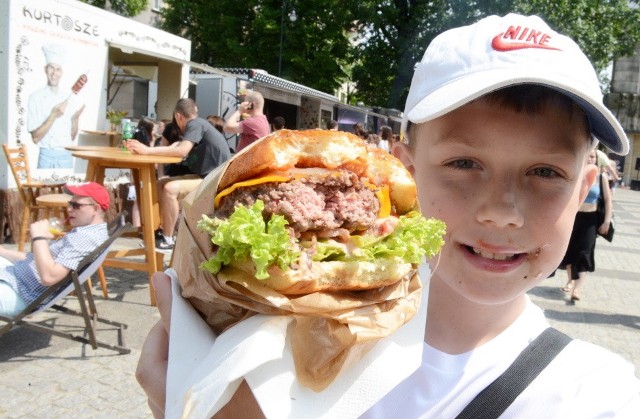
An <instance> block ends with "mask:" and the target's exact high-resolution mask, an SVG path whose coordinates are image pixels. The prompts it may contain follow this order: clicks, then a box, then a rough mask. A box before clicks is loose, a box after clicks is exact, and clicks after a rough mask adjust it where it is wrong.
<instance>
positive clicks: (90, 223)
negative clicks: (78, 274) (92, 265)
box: [0, 182, 110, 316]
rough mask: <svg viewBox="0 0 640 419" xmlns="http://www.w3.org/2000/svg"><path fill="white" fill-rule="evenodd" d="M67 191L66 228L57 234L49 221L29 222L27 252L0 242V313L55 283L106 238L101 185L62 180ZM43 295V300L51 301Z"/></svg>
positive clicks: (13, 312) (104, 197)
mask: <svg viewBox="0 0 640 419" xmlns="http://www.w3.org/2000/svg"><path fill="white" fill-rule="evenodd" d="M64 191H65V193H68V194H70V195H72V197H71V200H70V201H69V203H68V204H67V209H68V210H69V224H70V225H71V227H72V229H71V230H70V231H69V232H68V233H66V234H65V235H64V236H62V237H60V238H59V239H55V237H54V236H53V234H52V233H51V232H50V231H49V220H39V221H36V222H35V223H33V224H31V226H30V233H31V252H29V253H24V252H18V251H16V250H12V249H8V248H6V247H3V246H1V245H0V259H1V260H2V263H3V265H4V266H3V267H1V268H0V314H2V315H5V316H14V315H16V314H17V313H19V312H20V311H22V310H24V309H25V308H26V307H27V306H28V305H29V304H31V302H32V301H33V300H35V299H36V298H38V297H39V296H40V295H41V294H42V293H43V292H44V291H45V290H46V289H47V288H48V287H50V286H52V285H54V284H57V283H58V282H60V281H62V280H63V279H64V278H66V277H67V275H68V274H69V272H70V271H71V270H72V269H76V268H77V267H78V264H79V263H80V261H81V260H82V259H83V258H84V257H85V256H86V255H88V254H89V253H91V252H92V251H93V250H94V249H95V248H96V247H98V246H100V245H101V244H102V243H103V242H104V241H105V240H107V238H108V237H109V233H108V231H107V223H106V222H105V211H107V210H108V209H109V202H110V198H109V192H108V191H107V190H106V189H105V187H104V186H102V185H100V184H98V183H95V182H88V183H84V184H80V185H65V187H64ZM53 298H55V295H52V296H51V297H49V299H48V300H46V301H44V302H43V304H46V303H47V302H49V301H51V299H53Z"/></svg>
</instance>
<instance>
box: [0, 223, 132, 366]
mask: <svg viewBox="0 0 640 419" xmlns="http://www.w3.org/2000/svg"><path fill="white" fill-rule="evenodd" d="M118 220H119V222H117V223H113V225H112V227H113V231H110V235H109V238H108V239H107V240H106V241H105V242H104V243H102V244H101V245H100V246H98V247H97V248H96V249H95V250H94V251H93V252H91V253H90V254H89V255H87V256H85V258H84V259H83V260H82V261H81V262H80V264H79V265H78V268H77V269H76V270H73V271H71V272H69V275H68V278H67V279H64V280H62V281H60V282H58V283H57V284H55V285H52V286H51V287H49V288H47V290H46V291H45V292H44V293H42V295H40V296H39V297H38V298H37V299H36V300H35V301H33V302H32V303H31V304H29V306H28V307H26V308H25V309H24V310H22V312H20V313H18V314H17V315H16V316H15V317H6V316H1V315H0V320H2V321H5V322H7V324H5V325H4V326H3V327H2V328H0V336H2V335H4V334H5V333H7V332H8V331H9V330H11V329H12V328H14V327H17V326H25V327H27V328H29V329H33V330H36V331H38V332H43V333H48V334H51V335H55V336H60V337H63V338H65V339H71V340H75V341H77V342H81V343H85V344H90V345H91V347H92V348H93V349H97V348H98V347H101V348H107V349H112V350H114V351H117V352H119V353H121V354H128V353H130V352H131V349H129V348H126V347H124V335H123V332H124V329H126V328H127V325H126V324H124V323H119V322H115V321H111V320H108V319H105V318H102V317H98V311H97V309H96V306H95V302H94V300H93V295H92V293H91V288H90V285H89V281H88V279H89V278H90V277H91V275H92V274H94V273H95V272H96V271H97V270H98V268H99V267H100V266H101V265H102V262H103V261H104V260H105V258H106V257H107V254H108V253H109V248H110V247H111V245H112V244H113V242H114V241H115V240H116V239H117V238H118V237H120V236H121V235H122V234H123V233H124V232H126V231H129V230H130V229H132V228H133V227H132V226H131V224H129V223H125V222H124V216H123V215H119V216H118ZM83 286H84V290H83ZM72 291H75V294H76V297H77V298H78V303H79V305H80V311H75V310H72V309H70V308H67V307H64V306H61V305H59V304H58V303H59V302H60V301H61V300H62V299H63V298H64V297H66V296H67V295H69V294H70V293H71V292H72ZM51 295H55V298H54V299H53V300H52V301H50V302H48V303H46V304H42V302H43V301H46V300H47V299H48V298H49V296H51ZM49 308H52V309H54V310H57V311H59V312H62V313H64V314H69V315H72V316H80V317H82V318H83V319H84V329H83V331H84V334H83V335H79V334H74V333H73V332H68V331H62V330H58V329H55V328H54V327H51V326H48V325H46V324H42V323H38V322H35V321H32V320H29V318H30V317H32V316H33V315H35V314H37V313H41V312H43V311H45V310H47V309H49ZM98 322H99V323H102V324H107V325H110V326H115V327H116V328H117V335H118V344H117V345H112V344H109V343H106V342H102V341H99V340H98V339H97V336H96V330H97V326H98ZM87 336H88V337H87Z"/></svg>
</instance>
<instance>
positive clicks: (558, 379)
mask: <svg viewBox="0 0 640 419" xmlns="http://www.w3.org/2000/svg"><path fill="white" fill-rule="evenodd" d="M547 327H548V323H547V321H546V319H545V318H544V315H543V313H542V310H541V309H540V308H538V307H537V306H535V305H534V304H533V303H531V302H530V301H529V302H528V304H527V307H526V309H525V311H524V312H523V313H522V315H520V317H519V318H518V319H517V320H516V321H515V322H514V323H513V324H512V325H511V326H510V327H509V328H507V329H506V330H505V331H504V332H502V333H501V334H500V335H498V336H497V337H495V338H494V339H493V340H491V341H490V342H487V343H486V344H484V345H482V346H480V347H478V348H476V349H474V350H472V351H470V352H467V353H464V354H460V355H449V354H446V353H444V352H441V351H438V350H436V349H434V348H432V347H430V346H429V345H427V344H425V346H424V352H423V356H422V365H421V367H420V368H419V369H418V370H417V371H416V372H415V373H414V374H413V375H411V376H410V377H409V378H407V379H406V380H405V381H403V382H402V383H401V384H400V385H399V386H397V387H395V388H394V389H393V390H392V391H391V392H390V393H389V394H387V395H386V396H385V397H384V398H383V399H382V400H380V401H379V402H378V403H377V404H376V405H375V406H373V407H372V408H371V409H370V410H369V411H368V412H367V413H365V414H364V415H363V416H362V417H363V418H385V419H386V418H390V417H394V418H403V419H405V418H447V419H448V418H455V417H456V416H457V415H458V414H459V413H460V412H461V411H462V410H463V409H464V408H465V407H466V406H467V404H469V402H471V400H473V398H474V397H475V396H476V395H477V394H478V393H479V392H480V391H481V390H483V389H484V388H485V387H487V386H488V385H489V384H490V383H491V382H493V381H494V380H495V379H496V378H497V377H499V376H500V375H501V374H502V373H503V372H504V370H506V369H507V368H508V367H509V365H511V363H512V362H513V361H514V360H515V358H516V357H517V356H518V355H519V354H520V352H521V351H522V350H523V349H524V348H525V347H526V346H527V345H528V344H529V342H530V341H532V340H533V339H535V338H536V337H537V336H538V335H539V334H540V333H541V332H542V331H543V330H544V329H545V328H547ZM500 417H501V418H518V419H519V418H536V419H537V418H545V419H549V418H562V419H567V418H580V419H583V418H610V417H617V418H640V380H638V378H637V377H636V376H635V375H634V372H633V366H632V365H631V364H630V363H628V362H627V361H625V360H624V359H623V358H622V357H620V356H618V355H616V354H613V353H611V352H609V351H607V350H605V349H604V348H601V347H599V346H596V345H593V344H590V343H587V342H584V341H580V340H573V341H571V343H569V345H568V346H567V347H566V348H565V349H564V350H563V351H562V352H561V353H560V354H558V356H557V357H556V358H555V359H554V360H553V361H551V363H550V364H549V365H548V366H547V367H546V368H545V369H544V370H543V371H542V372H541V373H540V375H539V376H538V377H537V378H536V379H535V380H534V381H533V382H532V383H531V384H530V385H529V386H528V387H527V388H526V389H525V390H524V391H523V392H522V393H521V394H520V395H519V396H518V397H517V398H516V400H515V401H514V402H513V404H511V406H509V408H508V409H507V410H506V411H505V412H504V413H503V414H502V416H500Z"/></svg>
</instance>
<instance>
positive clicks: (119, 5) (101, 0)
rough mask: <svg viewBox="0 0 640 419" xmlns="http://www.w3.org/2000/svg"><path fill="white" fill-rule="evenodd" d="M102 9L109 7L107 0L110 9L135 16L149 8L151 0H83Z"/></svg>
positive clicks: (120, 13)
mask: <svg viewBox="0 0 640 419" xmlns="http://www.w3.org/2000/svg"><path fill="white" fill-rule="evenodd" d="M81 1H82V2H84V3H87V4H90V5H92V6H95V7H99V8H101V9H106V8H107V2H108V3H109V6H110V9H111V10H112V11H113V12H115V13H117V14H119V15H122V16H127V17H130V16H135V15H137V14H138V13H140V12H141V11H143V10H144V9H146V8H147V5H148V3H149V0H81Z"/></svg>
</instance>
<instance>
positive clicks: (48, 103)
mask: <svg viewBox="0 0 640 419" xmlns="http://www.w3.org/2000/svg"><path fill="white" fill-rule="evenodd" d="M70 93H71V90H63V89H58V91H57V92H56V91H54V90H52V89H51V88H50V87H49V86H45V87H43V88H42V89H40V90H37V91H35V92H33V93H32V94H31V96H30V97H29V105H28V108H27V109H28V113H27V130H29V132H31V131H33V130H35V129H36V128H38V127H39V126H40V125H42V124H43V123H44V121H45V120H46V119H47V118H48V117H49V114H51V109H53V107H54V106H56V105H58V104H60V103H62V102H64V101H65V100H68V101H69V102H68V104H67V108H66V109H65V112H64V115H62V116H61V117H59V118H57V119H56V120H55V122H54V123H53V125H51V128H50V129H49V131H48V132H47V134H46V135H45V136H44V137H42V139H41V140H40V142H38V146H40V147H41V148H57V149H64V147H67V146H70V145H73V139H72V138H71V116H72V115H73V114H74V113H75V112H77V111H78V109H80V104H79V103H78V101H77V99H76V97H75V95H71V94H70Z"/></svg>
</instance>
